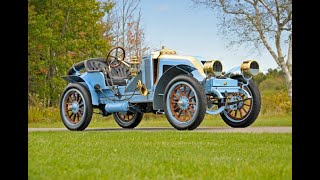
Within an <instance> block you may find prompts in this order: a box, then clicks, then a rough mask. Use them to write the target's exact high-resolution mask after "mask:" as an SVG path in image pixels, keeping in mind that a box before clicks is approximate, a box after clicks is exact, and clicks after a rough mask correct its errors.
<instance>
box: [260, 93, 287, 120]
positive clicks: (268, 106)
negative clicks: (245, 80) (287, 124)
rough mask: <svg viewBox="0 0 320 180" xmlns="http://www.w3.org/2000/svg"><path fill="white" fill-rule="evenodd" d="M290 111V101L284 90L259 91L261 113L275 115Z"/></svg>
mask: <svg viewBox="0 0 320 180" xmlns="http://www.w3.org/2000/svg"><path fill="white" fill-rule="evenodd" d="M291 112H292V102H291V100H290V99H289V96H288V92H287V91H286V90H280V91H274V90H272V91H263V92H261V114H268V115H277V114H285V113H291Z"/></svg>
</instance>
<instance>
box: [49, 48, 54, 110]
mask: <svg viewBox="0 0 320 180" xmlns="http://www.w3.org/2000/svg"><path fill="white" fill-rule="evenodd" d="M49 51H50V52H49V53H50V59H49V72H48V75H49V76H48V82H49V99H48V106H52V100H53V87H54V85H53V81H52V78H53V77H54V69H55V66H54V64H53V58H54V52H53V50H52V48H51V47H50V50H49Z"/></svg>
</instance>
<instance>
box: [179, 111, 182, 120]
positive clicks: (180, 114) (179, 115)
mask: <svg viewBox="0 0 320 180" xmlns="http://www.w3.org/2000/svg"><path fill="white" fill-rule="evenodd" d="M181 113H182V109H180V111H179V114H178V118H179V117H180V116H181Z"/></svg>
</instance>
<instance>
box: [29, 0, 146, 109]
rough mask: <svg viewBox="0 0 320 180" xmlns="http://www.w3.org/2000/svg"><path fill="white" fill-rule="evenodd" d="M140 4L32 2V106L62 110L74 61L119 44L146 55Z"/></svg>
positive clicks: (136, 0)
mask: <svg viewBox="0 0 320 180" xmlns="http://www.w3.org/2000/svg"><path fill="white" fill-rule="evenodd" d="M140 1H141V0H122V1H115V0H114V1H113V0H107V1H100V0H54V1H53V0H28V102H29V105H31V106H34V105H39V106H41V107H51V106H58V101H59V96H60V94H61V92H62V91H63V89H64V87H65V86H66V82H65V81H64V80H63V79H62V78H61V76H64V75H65V73H66V71H67V70H68V69H69V68H70V67H71V66H72V65H73V64H74V63H77V62H79V61H82V60H85V59H88V58H92V57H105V56H106V53H107V52H108V50H109V49H110V48H111V47H112V46H115V45H121V46H124V47H126V48H127V49H128V50H129V52H128V53H134V52H142V51H145V50H146V49H147V48H146V47H145V46H144V32H143V29H142V28H141V22H140V19H141V12H140V11H139V3H140ZM123 12H126V13H123ZM120 27H121V28H120ZM138 55H139V54H138Z"/></svg>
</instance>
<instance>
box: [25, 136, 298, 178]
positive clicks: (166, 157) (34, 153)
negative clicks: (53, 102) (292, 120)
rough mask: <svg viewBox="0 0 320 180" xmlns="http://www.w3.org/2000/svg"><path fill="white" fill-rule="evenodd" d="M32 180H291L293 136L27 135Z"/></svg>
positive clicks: (29, 171)
mask: <svg viewBox="0 0 320 180" xmlns="http://www.w3.org/2000/svg"><path fill="white" fill-rule="evenodd" d="M28 176H29V179H292V134H291V133H280V134H272V133H209V132H195V131H157V132H144V131H82V132H71V131H59V132H29V133H28Z"/></svg>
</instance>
